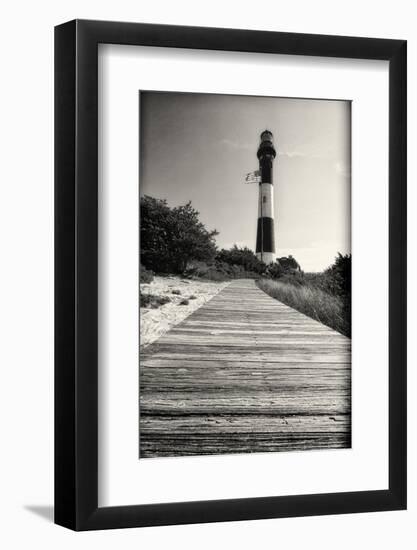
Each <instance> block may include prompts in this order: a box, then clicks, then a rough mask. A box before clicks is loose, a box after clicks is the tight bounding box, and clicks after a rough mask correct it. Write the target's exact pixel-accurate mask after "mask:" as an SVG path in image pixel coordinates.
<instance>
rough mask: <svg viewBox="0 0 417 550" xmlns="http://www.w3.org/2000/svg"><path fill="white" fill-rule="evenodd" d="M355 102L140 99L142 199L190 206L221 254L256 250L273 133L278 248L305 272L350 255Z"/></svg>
mask: <svg viewBox="0 0 417 550" xmlns="http://www.w3.org/2000/svg"><path fill="white" fill-rule="evenodd" d="M350 127H351V107H350V102H348V101H332V100H316V99H314V100H312V99H291V98H271V97H253V96H233V95H220V94H218V95H217V94H188V93H176V92H140V162H139V164H140V195H141V196H142V195H151V196H153V197H157V198H163V199H166V200H167V201H168V204H169V205H170V206H177V205H179V204H185V203H186V202H187V201H189V200H191V201H192V204H193V206H194V207H195V208H196V209H197V210H198V211H199V212H200V219H201V221H202V222H203V223H204V224H205V225H206V227H207V228H208V229H217V231H219V235H218V236H217V237H216V240H217V245H218V246H219V248H230V247H231V246H233V244H237V245H238V246H247V247H249V248H250V249H252V250H254V249H255V239H256V226H257V215H258V185H257V184H256V183H255V184H245V183H244V181H245V175H246V174H247V173H248V172H252V171H254V170H257V169H258V167H259V166H258V159H257V157H256V151H257V148H258V145H259V140H260V134H261V132H262V131H263V130H265V129H268V130H270V131H272V133H273V134H274V144H275V149H276V150H277V156H276V158H275V161H274V173H273V179H274V203H275V204H274V206H275V243H276V254H277V256H278V257H281V256H288V255H289V254H292V255H293V256H294V257H295V258H296V260H297V261H298V262H299V264H300V265H301V268H302V269H303V270H304V271H321V270H323V269H325V268H326V267H328V266H329V265H331V264H332V263H333V261H334V258H335V257H336V255H337V253H338V252H340V253H343V254H346V253H350V187H351V186H350V179H351V176H350V139H351V138H350V136H351V132H350Z"/></svg>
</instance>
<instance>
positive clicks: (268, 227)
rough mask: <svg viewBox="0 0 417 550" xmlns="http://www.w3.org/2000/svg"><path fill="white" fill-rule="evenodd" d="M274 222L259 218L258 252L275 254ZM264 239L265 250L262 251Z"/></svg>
mask: <svg viewBox="0 0 417 550" xmlns="http://www.w3.org/2000/svg"><path fill="white" fill-rule="evenodd" d="M274 235H275V232H274V220H273V219H272V218H258V230H257V232H256V252H259V253H260V252H273V253H274V252H275V237H274ZM262 237H263V250H262Z"/></svg>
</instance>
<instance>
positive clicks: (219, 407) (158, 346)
mask: <svg viewBox="0 0 417 550" xmlns="http://www.w3.org/2000/svg"><path fill="white" fill-rule="evenodd" d="M350 350H351V342H350V339H349V338H346V337H345V336H342V335H341V334H339V333H337V332H335V331H333V330H331V329H330V328H327V327H326V326H324V325H322V324H321V323H318V322H316V321H314V320H312V319H310V318H309V317H306V316H305V315H302V314H301V313H299V312H298V311H295V310H294V309H292V308H290V307H287V306H285V305H284V304H282V303H280V302H278V301H277V300H275V299H273V298H271V297H270V296H268V295H267V294H265V293H264V292H263V291H262V290H260V289H259V288H258V287H257V286H256V284H255V282H254V281H252V280H246V279H241V280H236V281H233V282H232V283H231V284H230V285H229V286H227V287H226V288H224V289H223V290H222V291H221V292H220V293H219V294H217V295H216V296H215V297H214V298H213V299H212V300H210V301H209V302H208V303H206V304H205V305H204V306H202V307H201V308H200V309H198V310H197V311H195V312H194V313H193V314H191V315H190V316H189V317H187V318H186V319H185V320H184V321H182V322H181V323H180V324H179V325H177V326H176V327H174V328H173V329H172V330H170V331H169V332H168V333H167V334H165V335H164V336H162V337H161V338H159V339H158V340H157V341H156V342H154V343H153V344H151V345H150V346H149V347H147V348H146V349H145V350H143V351H142V353H141V358H140V457H141V458H142V457H157V456H183V455H196V454H198V455H201V454H218V453H243V452H245V453H248V452H264V451H289V450H305V449H320V448H342V447H350V444H351V435H350V432H351V417H350V402H351V399H350V396H351V378H350V372H351V371H350V360H351V352H350Z"/></svg>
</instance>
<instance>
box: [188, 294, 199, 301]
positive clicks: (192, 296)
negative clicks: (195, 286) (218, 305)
mask: <svg viewBox="0 0 417 550" xmlns="http://www.w3.org/2000/svg"><path fill="white" fill-rule="evenodd" d="M189 299H190V300H197V296H194V294H191V296H190V297H189Z"/></svg>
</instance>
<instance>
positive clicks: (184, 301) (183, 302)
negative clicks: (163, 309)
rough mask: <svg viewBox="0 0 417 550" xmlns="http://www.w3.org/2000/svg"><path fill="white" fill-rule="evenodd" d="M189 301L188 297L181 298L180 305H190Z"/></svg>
mask: <svg viewBox="0 0 417 550" xmlns="http://www.w3.org/2000/svg"><path fill="white" fill-rule="evenodd" d="M189 303H190V302H189V301H188V300H187V299H185V298H184V299H183V300H181V302H180V306H188V304H189Z"/></svg>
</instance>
